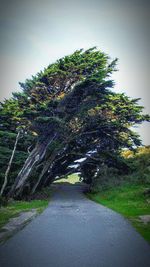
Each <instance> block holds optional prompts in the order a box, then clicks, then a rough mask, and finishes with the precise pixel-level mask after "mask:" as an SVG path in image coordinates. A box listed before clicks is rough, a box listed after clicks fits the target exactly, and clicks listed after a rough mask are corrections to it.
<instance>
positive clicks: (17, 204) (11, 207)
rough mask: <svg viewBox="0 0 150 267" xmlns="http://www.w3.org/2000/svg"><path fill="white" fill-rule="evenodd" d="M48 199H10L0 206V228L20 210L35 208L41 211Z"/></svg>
mask: <svg viewBox="0 0 150 267" xmlns="http://www.w3.org/2000/svg"><path fill="white" fill-rule="evenodd" d="M48 203H49V200H48V199H47V200H45V199H44V200H32V201H12V202H11V203H9V204H8V205H7V206H5V207H1V208H0V228H2V227H3V226H4V225H5V224H6V223H7V222H8V221H9V219H11V218H13V217H17V216H18V215H19V213H20V212H24V211H30V210H32V209H36V210H37V212H39V213H41V212H42V211H43V210H44V209H45V208H46V207H47V206H48Z"/></svg>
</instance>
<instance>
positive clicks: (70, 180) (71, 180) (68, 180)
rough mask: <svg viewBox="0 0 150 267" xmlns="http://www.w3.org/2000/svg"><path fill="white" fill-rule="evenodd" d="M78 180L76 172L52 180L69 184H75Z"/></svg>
mask: <svg viewBox="0 0 150 267" xmlns="http://www.w3.org/2000/svg"><path fill="white" fill-rule="evenodd" d="M79 182H80V181H79V176H78V174H76V173H74V174H71V175H68V176H67V177H66V178H62V179H60V180H57V181H54V183H69V184H76V183H79Z"/></svg>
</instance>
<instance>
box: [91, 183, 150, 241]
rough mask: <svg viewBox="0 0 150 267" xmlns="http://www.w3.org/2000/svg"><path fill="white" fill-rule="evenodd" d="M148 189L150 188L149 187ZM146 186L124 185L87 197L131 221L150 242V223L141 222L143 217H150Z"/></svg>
mask: <svg viewBox="0 0 150 267" xmlns="http://www.w3.org/2000/svg"><path fill="white" fill-rule="evenodd" d="M147 187H148V186H147ZM145 189H146V186H145V185H122V186H119V187H116V188H112V189H109V190H105V191H103V192H98V193H88V194H87V196H88V197H89V198H90V199H91V200H94V201H96V202H97V203H100V204H102V205H104V206H106V207H108V208H111V209H112V210H114V211H117V212H119V213H120V214H122V215H124V216H125V217H126V218H127V219H129V220H130V222H131V223H132V225H133V226H134V227H135V228H136V230H137V231H138V232H139V233H140V234H141V235H142V236H143V237H144V238H145V239H146V240H147V241H149V242H150V222H148V223H144V222H143V221H141V220H140V218H139V216H141V215H150V198H149V197H148V196H146V195H144V194H143V192H144V191H145Z"/></svg>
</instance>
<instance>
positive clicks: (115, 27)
mask: <svg viewBox="0 0 150 267" xmlns="http://www.w3.org/2000/svg"><path fill="white" fill-rule="evenodd" d="M0 8H1V11H0V22H1V23H0V39H1V46H0V62H1V66H0V83H1V84H0V89H1V93H0V96H1V99H4V98H8V97H10V96H11V92H12V91H16V90H19V86H18V82H19V81H22V82H23V81H25V79H26V78H30V77H31V75H35V74H36V73H37V72H39V71H40V70H42V69H43V68H44V67H46V66H47V65H48V64H49V63H51V62H54V61H55V60H56V59H58V58H60V57H62V56H64V55H67V54H70V53H72V52H74V51H75V50H77V49H80V48H85V49H86V48H90V47H92V46H97V47H98V48H100V49H101V50H102V51H104V52H106V53H107V54H109V55H110V56H111V58H115V57H118V58H119V64H118V69H119V71H118V72H117V73H115V74H114V75H113V78H114V80H115V82H116V85H115V88H114V90H115V91H116V92H125V93H126V94H128V95H129V96H131V97H141V98H142V100H141V104H142V105H144V107H145V111H146V112H148V113H150V108H149V98H150V93H149V83H150V73H149V70H150V49H149V45H150V44H149V41H150V30H149V29H150V20H149V17H150V3H149V1H144V0H143V1H139V0H133V1H132V0H130V1H129V0H126V1H124V0H104V1H102V0H92V1H89V0H80V1H79V0H76V1H72V0H42V1H41V0H26V1H24V0H11V1H8V0H0ZM138 131H139V133H140V134H141V137H142V140H143V142H144V144H150V142H149V135H150V126H149V125H148V123H144V124H143V125H142V126H141V127H140V129H139V130H138Z"/></svg>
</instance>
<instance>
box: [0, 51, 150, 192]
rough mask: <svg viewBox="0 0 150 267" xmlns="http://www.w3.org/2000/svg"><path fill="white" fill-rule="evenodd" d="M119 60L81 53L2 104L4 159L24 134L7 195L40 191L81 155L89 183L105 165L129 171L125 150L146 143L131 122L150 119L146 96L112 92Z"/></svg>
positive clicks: (0, 121)
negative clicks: (19, 133) (142, 100)
mask: <svg viewBox="0 0 150 267" xmlns="http://www.w3.org/2000/svg"><path fill="white" fill-rule="evenodd" d="M116 64H117V59H114V60H112V61H111V60H110V58H109V57H108V56H107V55H106V54H105V53H103V52H101V51H100V50H97V49H96V48H95V47H94V48H91V49H88V50H86V51H84V50H83V49H81V50H78V51H75V52H74V53H73V54H72V55H69V56H65V57H64V58H62V59H59V60H58V61H56V63H54V64H50V65H49V66H48V67H47V68H46V69H44V71H41V72H40V73H38V74H37V75H36V76H33V77H32V78H31V79H28V80H26V81H25V83H20V86H21V88H22V92H21V93H13V97H12V98H10V99H8V100H5V101H4V103H1V107H0V115H1V118H0V130H1V131H0V135H1V137H2V143H1V144H0V145H1V147H2V154H1V157H3V156H4V154H7V153H6V150H7V149H9V153H10V150H11V149H12V146H13V143H14V142H13V138H14V137H15V136H16V134H17V131H19V130H20V129H21V130H22V131H23V136H22V139H21V140H20V141H19V143H18V148H17V152H16V154H17V153H18V155H19V156H21V155H24V156H23V160H21V162H20V164H19V166H18V168H17V173H18V174H17V175H16V176H15V177H14V176H13V178H12V179H10V180H9V182H8V186H7V187H6V190H5V194H6V195H8V196H17V197H19V196H21V195H22V194H24V192H27V193H28V194H32V193H34V192H35V191H36V190H38V189H40V188H42V187H44V186H47V185H49V184H50V183H51V182H52V181H53V180H54V179H56V177H61V176H63V175H65V174H67V173H70V172H74V171H75V169H71V168H69V166H70V165H71V164H72V163H73V162H74V161H75V160H77V159H79V158H85V160H84V161H83V162H81V163H80V164H79V166H78V171H80V172H81V176H82V177H83V178H84V181H86V182H87V183H91V182H92V179H93V178H94V177H95V175H96V173H97V172H98V171H99V169H101V168H102V166H104V165H107V166H110V167H115V168H118V169H119V167H120V168H125V163H124V162H123V161H122V160H121V156H120V154H121V151H122V149H123V148H130V149H133V148H135V147H137V146H139V145H141V140H140V137H139V136H138V134H137V133H135V132H134V131H133V130H132V128H131V127H132V126H134V125H135V124H139V123H142V122H143V121H145V120H147V121H149V119H150V118H149V116H148V115H144V114H143V113H142V111H143V107H141V106H140V105H139V104H138V101H139V99H131V98H129V97H128V96H126V95H125V94H123V93H122V94H118V93H115V92H114V91H113V90H112V88H113V86H114V83H113V81H112V80H111V77H110V76H111V74H112V72H113V71H116ZM11 136H12V137H13V138H11ZM19 151H20V152H19ZM28 152H29V153H28ZM9 153H8V154H9ZM9 155H10V154H9ZM7 157H8V155H7ZM23 161H24V163H23ZM14 164H15V162H14ZM5 166H6V164H5ZM2 180H3V178H2V177H1V183H2Z"/></svg>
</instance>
